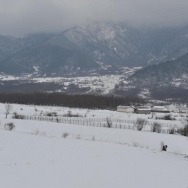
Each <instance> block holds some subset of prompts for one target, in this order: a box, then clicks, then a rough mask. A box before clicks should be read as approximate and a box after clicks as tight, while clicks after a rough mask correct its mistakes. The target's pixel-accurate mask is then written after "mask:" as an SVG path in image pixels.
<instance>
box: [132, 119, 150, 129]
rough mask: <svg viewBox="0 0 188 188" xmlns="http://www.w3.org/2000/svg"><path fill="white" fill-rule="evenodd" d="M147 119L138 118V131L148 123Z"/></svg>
mask: <svg viewBox="0 0 188 188" xmlns="http://www.w3.org/2000/svg"><path fill="white" fill-rule="evenodd" d="M146 123H147V121H146V120H145V119H142V118H137V120H136V122H135V127H136V129H137V130H138V131H141V130H142V129H143V128H144V126H145V125H146Z"/></svg>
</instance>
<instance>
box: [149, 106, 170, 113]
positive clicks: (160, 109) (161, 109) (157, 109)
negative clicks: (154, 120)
mask: <svg viewBox="0 0 188 188" xmlns="http://www.w3.org/2000/svg"><path fill="white" fill-rule="evenodd" d="M152 111H153V112H168V113H169V112H170V111H169V109H168V108H167V107H164V106H154V107H153V108H152Z"/></svg>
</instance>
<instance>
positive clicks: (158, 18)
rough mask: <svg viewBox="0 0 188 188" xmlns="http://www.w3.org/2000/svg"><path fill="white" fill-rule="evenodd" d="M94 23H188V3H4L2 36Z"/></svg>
mask: <svg viewBox="0 0 188 188" xmlns="http://www.w3.org/2000/svg"><path fill="white" fill-rule="evenodd" d="M94 21H124V22H126V23H128V24H131V25H133V26H179V25H187V24H188V0H0V34H4V35H24V34H27V33H35V32H61V31H63V30H65V29H68V28H70V27H73V26H75V25H80V24H87V23H90V22H94Z"/></svg>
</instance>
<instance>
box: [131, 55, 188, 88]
mask: <svg viewBox="0 0 188 188" xmlns="http://www.w3.org/2000/svg"><path fill="white" fill-rule="evenodd" d="M129 80H131V81H132V82H133V83H134V84H137V85H145V86H152V87H154V86H156V87H158V86H161V85H163V86H164V85H168V86H170V85H177V86H185V87H187V86H188V53H187V54H185V55H184V56H183V57H181V58H179V59H177V60H174V61H168V62H164V63H160V64H158V65H152V66H148V67H146V68H144V69H141V70H139V71H137V72H136V73H135V74H133V75H132V76H131V77H130V78H129ZM187 88H188V87H187Z"/></svg>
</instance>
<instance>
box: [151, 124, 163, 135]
mask: <svg viewBox="0 0 188 188" xmlns="http://www.w3.org/2000/svg"><path fill="white" fill-rule="evenodd" d="M161 129H162V128H161V124H160V123H158V122H154V123H153V125H152V127H151V132H156V133H161Z"/></svg>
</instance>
